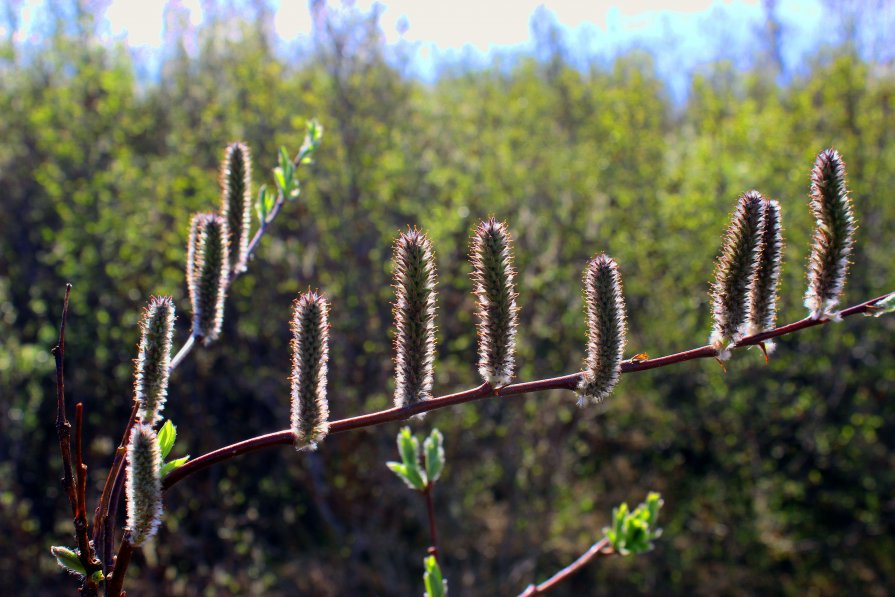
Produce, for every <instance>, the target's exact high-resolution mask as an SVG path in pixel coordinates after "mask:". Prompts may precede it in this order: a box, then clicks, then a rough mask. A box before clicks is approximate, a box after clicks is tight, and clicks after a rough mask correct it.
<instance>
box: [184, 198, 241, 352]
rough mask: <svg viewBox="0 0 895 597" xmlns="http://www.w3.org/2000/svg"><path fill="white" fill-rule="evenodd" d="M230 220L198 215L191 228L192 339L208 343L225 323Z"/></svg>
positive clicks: (189, 282) (188, 261)
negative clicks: (194, 337) (228, 223)
mask: <svg viewBox="0 0 895 597" xmlns="http://www.w3.org/2000/svg"><path fill="white" fill-rule="evenodd" d="M228 239H229V232H228V230H227V220H225V219H224V218H223V217H221V216H219V215H217V214H196V215H195V216H193V222H192V226H191V228H190V246H189V249H188V258H187V268H186V269H187V276H188V280H187V283H188V285H189V293H190V302H191V303H192V305H193V336H196V337H198V338H203V339H204V342H205V344H210V343H211V342H212V341H213V340H215V339H217V337H218V335H219V334H220V332H221V324H222V323H223V321H224V299H225V295H226V290H227V280H228V275H229V271H230V260H229V257H228V247H227V245H228Z"/></svg>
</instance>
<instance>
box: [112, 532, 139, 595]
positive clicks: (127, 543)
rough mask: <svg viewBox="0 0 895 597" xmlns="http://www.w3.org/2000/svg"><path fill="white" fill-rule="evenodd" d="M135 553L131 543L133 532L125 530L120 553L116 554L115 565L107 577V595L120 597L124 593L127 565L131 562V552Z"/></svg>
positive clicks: (119, 548) (119, 549)
mask: <svg viewBox="0 0 895 597" xmlns="http://www.w3.org/2000/svg"><path fill="white" fill-rule="evenodd" d="M133 553H134V546H133V544H132V543H131V534H130V532H129V531H125V533H124V537H122V538H121V544H120V545H119V546H118V555H116V556H115V565H114V567H113V568H112V573H111V575H110V576H109V578H108V579H107V584H106V597H119V595H122V587H124V576H125V575H126V574H127V567H128V566H129V565H130V563H131V554H133Z"/></svg>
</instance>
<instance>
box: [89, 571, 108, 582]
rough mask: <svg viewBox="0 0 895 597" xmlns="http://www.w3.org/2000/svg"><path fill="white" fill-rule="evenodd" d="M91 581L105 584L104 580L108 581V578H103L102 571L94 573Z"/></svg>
mask: <svg viewBox="0 0 895 597" xmlns="http://www.w3.org/2000/svg"><path fill="white" fill-rule="evenodd" d="M90 579H91V580H92V581H93V582H96V583H100V582H103V581H104V580H106V577H105V576H103V571H102V570H97V571H96V572H94V573H93V574H92V575H91V577H90Z"/></svg>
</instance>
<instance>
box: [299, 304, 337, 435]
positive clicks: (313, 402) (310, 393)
mask: <svg viewBox="0 0 895 597" xmlns="http://www.w3.org/2000/svg"><path fill="white" fill-rule="evenodd" d="M328 312H329V306H328V305H327V302H326V299H324V298H323V297H322V296H320V295H319V294H317V293H316V292H306V293H304V294H302V295H301V296H299V297H298V299H296V301H295V303H294V311H293V316H292V377H291V381H292V433H293V435H294V436H295V445H296V447H298V448H305V447H314V446H315V444H316V443H317V442H319V441H320V440H322V439H323V438H324V437H326V434H327V432H328V431H329V403H328V402H327V399H326V373H327V360H328V359H329V323H328V321H327V316H328Z"/></svg>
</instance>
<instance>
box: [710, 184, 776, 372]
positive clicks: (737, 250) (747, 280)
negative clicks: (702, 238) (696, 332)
mask: <svg viewBox="0 0 895 597" xmlns="http://www.w3.org/2000/svg"><path fill="white" fill-rule="evenodd" d="M764 201H765V199H764V198H763V197H762V196H761V193H759V192H758V191H749V192H747V193H744V194H743V195H741V196H740V198H739V200H738V201H737V207H736V210H735V211H734V212H733V216H732V218H731V221H730V226H729V227H728V228H727V234H726V235H725V237H724V244H723V246H722V248H721V254H720V255H719V257H718V261H717V264H716V267H715V282H714V284H713V285H712V319H713V328H712V334H711V337H710V338H709V342H710V343H711V345H712V346H713V347H715V349H716V350H718V358H720V359H722V360H725V359H727V358H729V357H730V350H729V348H730V346H732V345H733V344H735V343H736V342H737V341H738V340H739V339H740V338H742V337H743V336H744V335H745V332H746V325H747V318H748V314H749V296H750V293H751V291H752V284H753V282H754V275H755V269H756V267H757V266H758V263H759V260H760V259H761V247H762V242H761V241H762V236H763V234H764V210H763V209H762V202H764Z"/></svg>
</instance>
